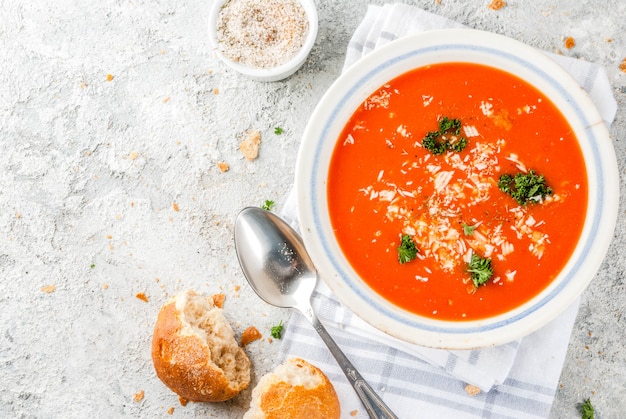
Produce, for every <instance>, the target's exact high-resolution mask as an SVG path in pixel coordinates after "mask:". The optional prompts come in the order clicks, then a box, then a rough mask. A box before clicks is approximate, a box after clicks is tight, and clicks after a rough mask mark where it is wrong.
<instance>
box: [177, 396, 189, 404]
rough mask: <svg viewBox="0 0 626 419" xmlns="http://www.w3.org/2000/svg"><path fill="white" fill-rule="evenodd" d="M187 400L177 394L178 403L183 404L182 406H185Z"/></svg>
mask: <svg viewBox="0 0 626 419" xmlns="http://www.w3.org/2000/svg"><path fill="white" fill-rule="evenodd" d="M187 402H188V400H187V399H185V398H183V397H180V396H178V403H180V405H181V406H183V407H184V406H187Z"/></svg>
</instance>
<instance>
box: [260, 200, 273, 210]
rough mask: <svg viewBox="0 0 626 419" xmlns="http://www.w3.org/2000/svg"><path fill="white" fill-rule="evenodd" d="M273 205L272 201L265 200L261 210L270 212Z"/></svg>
mask: <svg viewBox="0 0 626 419" xmlns="http://www.w3.org/2000/svg"><path fill="white" fill-rule="evenodd" d="M274 204H275V202H274V201H270V200H269V199H266V200H265V202H264V203H263V205H261V209H264V210H265V211H270V210H271V209H272V207H273V206H274Z"/></svg>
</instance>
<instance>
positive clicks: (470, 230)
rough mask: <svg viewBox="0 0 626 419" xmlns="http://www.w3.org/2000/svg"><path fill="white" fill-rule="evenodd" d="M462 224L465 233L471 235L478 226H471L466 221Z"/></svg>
mask: <svg viewBox="0 0 626 419" xmlns="http://www.w3.org/2000/svg"><path fill="white" fill-rule="evenodd" d="M462 226H463V233H465V235H466V236H471V235H472V234H474V230H476V226H470V225H467V224H465V223H463V224H462Z"/></svg>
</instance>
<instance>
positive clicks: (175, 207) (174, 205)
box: [172, 202, 180, 212]
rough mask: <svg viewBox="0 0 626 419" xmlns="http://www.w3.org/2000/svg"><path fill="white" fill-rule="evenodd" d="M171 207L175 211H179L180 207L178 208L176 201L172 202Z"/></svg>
mask: <svg viewBox="0 0 626 419" xmlns="http://www.w3.org/2000/svg"><path fill="white" fill-rule="evenodd" d="M172 209H173V210H174V211H176V212H178V211H180V208H178V204H177V203H176V202H174V203H173V204H172Z"/></svg>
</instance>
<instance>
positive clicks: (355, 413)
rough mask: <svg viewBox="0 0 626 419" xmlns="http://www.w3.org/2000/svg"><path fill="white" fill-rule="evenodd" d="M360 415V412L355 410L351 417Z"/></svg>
mask: <svg viewBox="0 0 626 419" xmlns="http://www.w3.org/2000/svg"><path fill="white" fill-rule="evenodd" d="M358 414H359V411H358V410H353V411H352V412H350V416H356V415H358Z"/></svg>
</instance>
